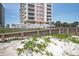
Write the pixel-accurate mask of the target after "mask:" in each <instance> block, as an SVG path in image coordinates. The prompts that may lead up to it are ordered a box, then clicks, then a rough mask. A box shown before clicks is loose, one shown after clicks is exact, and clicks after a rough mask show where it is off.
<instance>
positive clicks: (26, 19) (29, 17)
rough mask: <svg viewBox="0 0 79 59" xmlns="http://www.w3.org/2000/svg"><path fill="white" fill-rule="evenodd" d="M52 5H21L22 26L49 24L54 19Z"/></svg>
mask: <svg viewBox="0 0 79 59" xmlns="http://www.w3.org/2000/svg"><path fill="white" fill-rule="evenodd" d="M51 14H52V12H51V3H21V4H20V21H21V24H26V23H33V24H47V23H49V22H50V21H51V20H52V19H51V18H52V16H51Z"/></svg>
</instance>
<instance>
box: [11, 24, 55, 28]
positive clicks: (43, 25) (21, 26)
mask: <svg viewBox="0 0 79 59" xmlns="http://www.w3.org/2000/svg"><path fill="white" fill-rule="evenodd" d="M50 26H52V27H53V26H54V25H49V24H29V23H27V24H15V25H14V26H13V27H12V28H27V29H29V28H48V27H50Z"/></svg>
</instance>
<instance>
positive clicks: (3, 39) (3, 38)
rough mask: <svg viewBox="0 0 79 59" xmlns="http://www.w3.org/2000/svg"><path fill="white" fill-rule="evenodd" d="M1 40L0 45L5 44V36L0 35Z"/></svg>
mask: <svg viewBox="0 0 79 59" xmlns="http://www.w3.org/2000/svg"><path fill="white" fill-rule="evenodd" d="M1 38H2V43H4V42H5V36H4V35H2V36H1Z"/></svg>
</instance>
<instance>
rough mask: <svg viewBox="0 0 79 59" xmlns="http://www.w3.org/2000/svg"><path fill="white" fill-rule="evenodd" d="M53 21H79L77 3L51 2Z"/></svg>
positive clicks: (78, 6) (78, 5) (78, 4)
mask: <svg viewBox="0 0 79 59" xmlns="http://www.w3.org/2000/svg"><path fill="white" fill-rule="evenodd" d="M53 17H54V21H61V22H69V23H71V22H74V21H79V3H55V4H53Z"/></svg>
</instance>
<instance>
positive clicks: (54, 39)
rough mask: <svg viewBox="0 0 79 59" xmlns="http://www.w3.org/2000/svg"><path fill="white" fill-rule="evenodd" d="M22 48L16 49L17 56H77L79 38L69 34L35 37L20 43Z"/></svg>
mask: <svg viewBox="0 0 79 59" xmlns="http://www.w3.org/2000/svg"><path fill="white" fill-rule="evenodd" d="M21 44H23V46H22V47H21V48H17V49H16V50H17V53H18V55H26V56H36V55H37V56H43V55H47V56H54V55H56V56H57V55H58V56H60V55H61V56H63V55H68V56H72V55H73V56H76V55H79V50H78V48H79V37H75V36H74V37H73V36H71V35H69V34H51V35H47V36H43V37H40V36H35V37H31V38H28V39H27V40H25V41H23V42H21Z"/></svg>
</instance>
